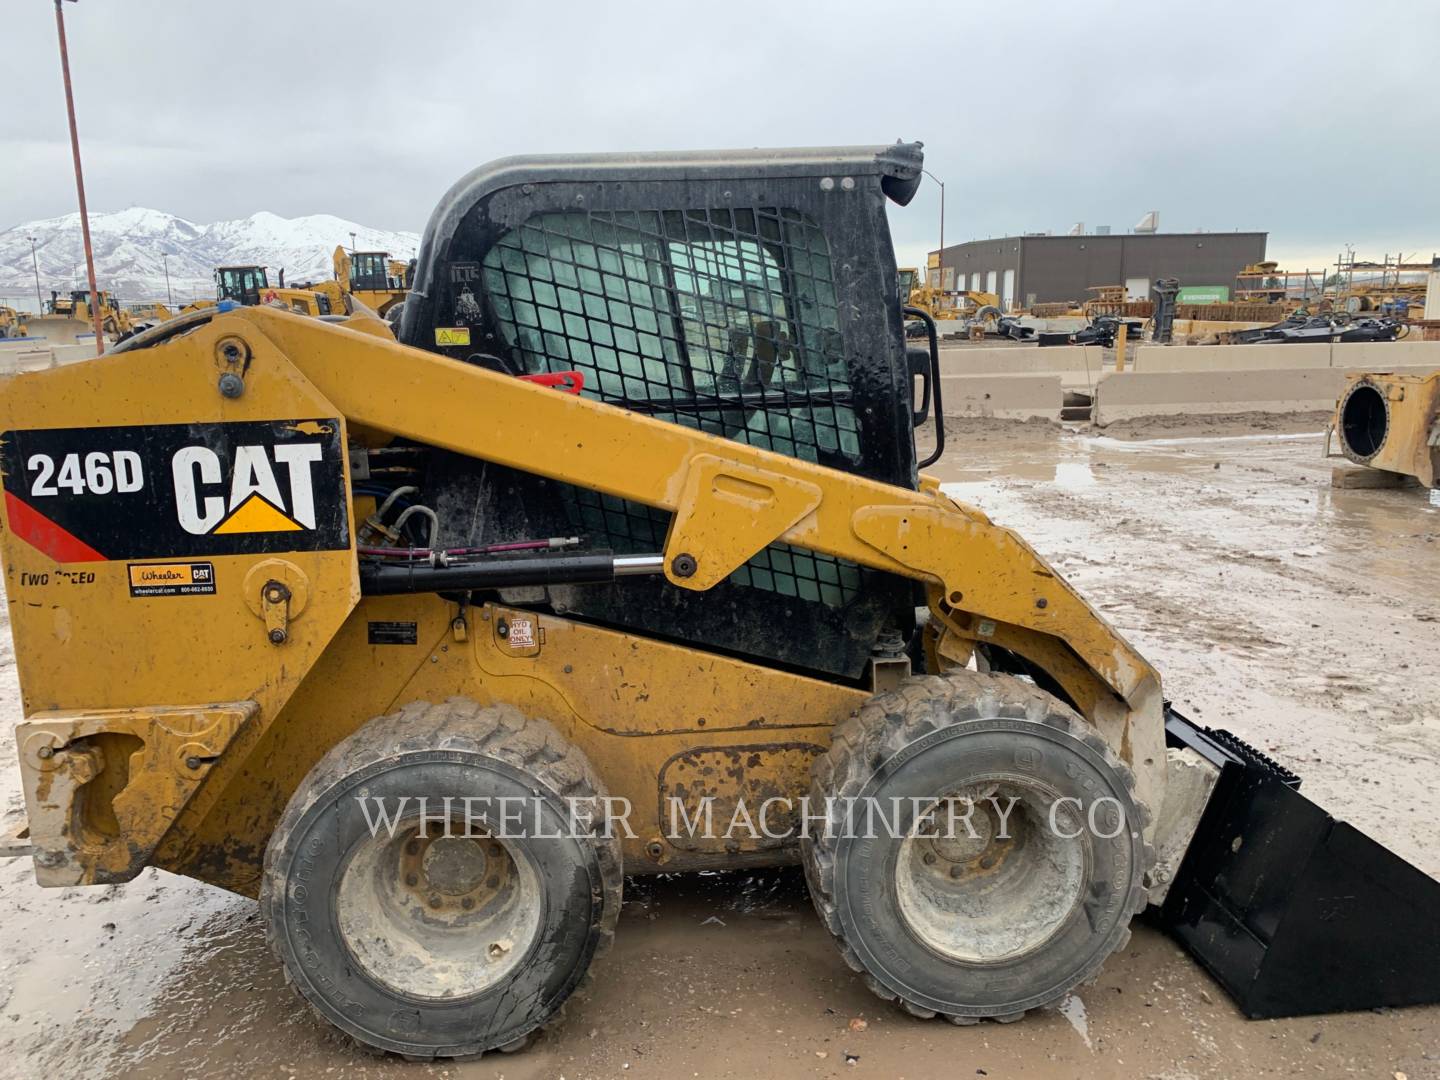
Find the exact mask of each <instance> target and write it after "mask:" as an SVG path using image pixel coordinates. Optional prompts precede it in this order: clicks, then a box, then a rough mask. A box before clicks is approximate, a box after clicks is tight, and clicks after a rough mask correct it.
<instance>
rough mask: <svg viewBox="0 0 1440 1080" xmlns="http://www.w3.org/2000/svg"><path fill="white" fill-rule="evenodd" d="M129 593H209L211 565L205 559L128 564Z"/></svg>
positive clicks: (212, 590)
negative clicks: (184, 561)
mask: <svg viewBox="0 0 1440 1080" xmlns="http://www.w3.org/2000/svg"><path fill="white" fill-rule="evenodd" d="M128 569H129V571H130V595H131V596H212V595H214V593H215V567H214V566H213V565H211V564H210V563H208V562H192V563H131V564H130V566H129V567H128Z"/></svg>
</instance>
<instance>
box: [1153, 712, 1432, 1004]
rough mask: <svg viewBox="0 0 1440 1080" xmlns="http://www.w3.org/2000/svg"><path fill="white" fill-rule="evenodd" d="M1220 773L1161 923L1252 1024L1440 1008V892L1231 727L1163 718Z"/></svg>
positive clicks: (1176, 741)
mask: <svg viewBox="0 0 1440 1080" xmlns="http://www.w3.org/2000/svg"><path fill="white" fill-rule="evenodd" d="M1165 735H1166V740H1167V742H1168V744H1169V745H1170V746H1173V747H1189V748H1190V749H1192V750H1194V751H1196V752H1197V753H1199V754H1200V755H1201V756H1203V757H1204V758H1206V759H1207V760H1209V761H1210V762H1211V763H1212V764H1214V765H1216V766H1217V767H1218V768H1219V769H1220V776H1219V779H1218V780H1217V782H1216V785H1215V789H1214V792H1213V794H1212V795H1211V798H1210V801H1209V803H1208V804H1207V805H1206V807H1205V810H1204V812H1203V814H1202V815H1201V818H1200V824H1199V827H1198V828H1197V829H1196V832H1195V837H1194V839H1193V840H1192V841H1191V843H1190V846H1189V848H1188V849H1187V851H1186V853H1185V857H1184V859H1183V861H1182V862H1181V864H1180V868H1179V870H1178V871H1177V872H1176V876H1175V881H1174V883H1173V884H1172V886H1171V888H1170V891H1169V893H1168V895H1167V896H1166V898H1165V902H1164V905H1163V906H1162V907H1161V908H1160V910H1159V919H1160V922H1161V924H1162V925H1163V926H1164V927H1165V929H1166V930H1168V931H1169V932H1170V933H1171V934H1173V935H1174V936H1175V937H1176V938H1177V939H1178V940H1179V941H1180V943H1181V944H1182V945H1184V946H1185V948H1186V949H1188V950H1189V951H1190V952H1191V953H1192V954H1193V955H1194V956H1195V958H1196V959H1197V960H1199V961H1200V963H1201V964H1202V965H1204V967H1205V969H1206V970H1207V971H1209V972H1210V974H1211V975H1213V976H1214V977H1215V978H1216V979H1217V980H1218V981H1219V983H1220V984H1221V985H1222V986H1223V987H1224V988H1225V989H1226V991H1227V992H1228V993H1229V994H1230V996H1231V997H1233V998H1234V999H1235V1001H1236V1003H1237V1004H1238V1005H1239V1006H1240V1009H1241V1011H1242V1012H1244V1013H1245V1015H1246V1016H1248V1017H1250V1018H1251V1019H1256V1020H1258V1019H1272V1018H1276V1017H1284V1016H1304V1015H1308V1014H1313V1013H1328V1012H1346V1011H1350V1010H1356V1009H1373V1008H1379V1007H1381V1006H1401V1005H1426V1004H1433V1003H1436V1002H1440V882H1437V881H1435V880H1434V879H1433V878H1431V877H1430V876H1429V875H1428V874H1426V873H1424V872H1423V871H1421V870H1420V869H1418V868H1417V867H1415V866H1412V865H1411V864H1410V863H1408V862H1406V861H1405V860H1404V859H1402V858H1400V857H1399V856H1398V855H1396V854H1395V853H1394V852H1392V851H1390V850H1389V849H1388V848H1385V847H1383V846H1382V845H1380V844H1378V843H1376V842H1375V841H1374V840H1372V839H1370V838H1369V837H1368V836H1365V835H1364V834H1363V833H1361V832H1359V831H1358V830H1356V829H1355V828H1354V827H1353V826H1350V825H1347V824H1346V823H1345V822H1343V821H1336V820H1335V819H1334V818H1333V817H1331V816H1330V815H1329V814H1327V813H1326V812H1325V811H1324V810H1322V809H1320V807H1318V806H1316V805H1315V804H1314V803H1312V802H1311V801H1310V800H1309V799H1307V798H1306V797H1305V796H1304V795H1301V794H1300V791H1299V787H1300V778H1299V777H1298V776H1296V775H1295V774H1294V773H1292V772H1290V771H1289V770H1288V769H1285V768H1283V767H1282V766H1280V765H1278V764H1276V763H1275V762H1274V761H1272V760H1270V758H1268V757H1266V756H1265V755H1264V754H1263V753H1261V752H1260V751H1259V750H1256V749H1255V748H1254V747H1252V746H1249V745H1247V744H1246V743H1244V742H1242V741H1241V740H1239V739H1237V738H1236V737H1235V736H1233V735H1231V734H1230V733H1229V732H1226V731H1212V730H1210V729H1208V728H1202V727H1199V726H1198V725H1196V724H1194V723H1192V722H1191V721H1189V720H1187V719H1185V717H1183V716H1181V715H1180V714H1179V713H1177V712H1175V711H1173V710H1171V709H1169V708H1168V707H1167V709H1166V722H1165Z"/></svg>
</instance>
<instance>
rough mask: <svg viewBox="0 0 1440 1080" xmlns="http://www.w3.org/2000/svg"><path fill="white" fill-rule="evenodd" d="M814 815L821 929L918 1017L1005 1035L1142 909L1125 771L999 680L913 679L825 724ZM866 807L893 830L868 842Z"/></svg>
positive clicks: (1042, 701) (1056, 714) (1019, 685)
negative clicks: (986, 1027) (989, 1027)
mask: <svg viewBox="0 0 1440 1080" xmlns="http://www.w3.org/2000/svg"><path fill="white" fill-rule="evenodd" d="M826 799H832V800H835V801H834V803H833V804H826V803H825V802H824V800H826ZM1011 799H1014V800H1015V801H1014V802H1013V803H1012V802H1010V800H1011ZM871 800H875V802H871ZM897 800H898V801H897ZM966 800H969V805H973V807H974V812H973V820H971V819H966V818H965V817H964V808H965V806H966V805H967V803H966ZM991 800H993V801H991ZM1062 800H1078V802H1074V801H1069V802H1067V801H1062ZM810 801H811V805H812V806H814V807H817V808H818V807H819V806H821V805H826V806H827V814H828V819H827V827H826V828H824V829H818V830H817V829H814V828H812V830H811V834H810V835H809V836H807V837H805V838H803V839H802V842H801V854H802V858H803V861H804V865H805V873H806V878H807V880H808V881H809V883H810V892H811V896H812V898H813V899H814V902H815V907H816V910H817V911H818V912H819V915H820V918H821V921H822V922H824V924H825V926H826V927H827V929H829V931H830V932H831V934H832V935H834V937H835V939H836V943H837V944H838V946H839V948H840V951H841V954H842V955H843V956H844V958H845V960H846V962H847V963H848V964H849V965H850V967H851V968H852V969H853V970H855V971H857V972H860V973H862V974H863V975H864V976H865V981H866V984H867V985H868V986H869V987H870V989H871V990H872V991H873V992H874V993H876V994H877V995H879V996H880V997H882V998H885V999H886V1000H888V1001H894V1002H897V1003H898V1004H899V1005H900V1006H902V1007H903V1008H904V1009H905V1010H906V1011H907V1012H909V1013H911V1014H912V1015H915V1016H920V1017H933V1016H937V1015H939V1016H944V1017H945V1018H947V1019H949V1020H950V1021H952V1022H953V1023H959V1024H966V1023H975V1022H976V1021H978V1020H980V1019H983V1018H990V1019H995V1020H1000V1021H1010V1020H1018V1019H1020V1017H1022V1016H1023V1015H1024V1014H1025V1013H1026V1012H1027V1011H1028V1010H1030V1009H1036V1008H1044V1007H1047V1006H1053V1005H1056V1004H1058V1003H1059V1002H1060V1001H1061V1000H1062V999H1063V998H1064V997H1065V996H1066V995H1067V994H1069V993H1070V991H1071V990H1073V989H1074V988H1075V987H1076V986H1078V985H1080V984H1081V983H1084V982H1085V981H1087V980H1089V979H1092V978H1094V977H1095V975H1097V974H1098V973H1099V970H1100V965H1101V964H1102V963H1103V962H1104V960H1105V959H1106V957H1108V956H1109V955H1110V954H1111V953H1112V952H1114V951H1115V950H1117V949H1119V948H1122V947H1123V946H1124V945H1125V943H1126V942H1127V941H1128V940H1129V937H1130V931H1129V929H1128V927H1129V923H1130V919H1131V916H1133V915H1134V914H1135V913H1136V912H1138V911H1139V910H1140V909H1141V908H1143V907H1144V905H1145V889H1144V886H1143V883H1142V881H1143V877H1144V874H1145V872H1146V871H1147V870H1148V868H1149V866H1150V864H1151V862H1152V858H1153V857H1152V854H1151V852H1150V850H1149V848H1148V846H1147V845H1146V844H1145V842H1144V840H1143V838H1142V831H1143V829H1144V827H1145V825H1146V823H1147V822H1148V819H1149V814H1148V812H1147V810H1146V809H1145V807H1144V806H1143V805H1142V804H1140V803H1139V802H1138V801H1137V800H1136V798H1135V795H1134V781H1133V778H1132V776H1131V774H1130V771H1129V769H1127V768H1126V767H1125V765H1123V764H1122V763H1121V762H1120V761H1118V760H1117V759H1116V758H1115V756H1114V754H1113V753H1112V752H1111V751H1110V749H1109V747H1108V746H1107V745H1106V743H1105V742H1104V740H1103V739H1101V738H1100V736H1099V735H1098V734H1096V733H1095V731H1094V729H1093V728H1091V727H1090V725H1089V724H1088V723H1086V721H1085V720H1083V719H1082V718H1081V717H1080V716H1079V715H1078V714H1076V713H1075V712H1074V711H1073V710H1071V709H1069V708H1067V707H1066V706H1065V705H1063V704H1061V703H1060V702H1059V701H1058V700H1056V699H1055V698H1053V697H1051V696H1050V695H1049V694H1046V693H1045V692H1044V691H1042V690H1040V689H1038V688H1037V687H1036V686H1034V685H1033V684H1031V683H1028V682H1025V681H1022V680H1020V679H1018V678H1016V677H1014V676H1011V675H1000V674H988V673H983V674H982V673H979V672H973V671H956V672H952V673H950V674H947V675H945V676H943V677H940V676H922V677H916V678H913V679H910V680H908V681H907V682H906V683H905V684H904V685H903V686H901V687H900V688H899V689H897V690H894V691H892V692H889V693H886V694H881V695H878V696H876V697H875V698H873V699H872V700H871V701H870V702H868V703H867V704H866V705H865V706H864V707H863V708H861V709H860V710H859V711H858V712H857V713H855V714H854V715H853V716H851V717H850V718H849V719H848V720H846V721H844V722H842V723H841V724H839V725H837V727H836V729H835V733H834V737H833V740H832V742H831V746H830V750H829V752H828V753H827V754H825V755H824V756H823V757H821V758H819V759H817V761H816V763H815V766H814V771H813V773H812V788H811V793H810ZM865 806H878V807H879V810H878V812H879V813H883V814H884V815H885V816H886V818H889V819H891V820H893V821H895V822H897V824H898V826H899V827H891V826H889V825H886V824H884V823H882V822H880V819H874V825H873V827H870V828H866V822H865V819H864V817H863V810H862V809H861V808H863V807H865ZM1007 806H1008V807H1009V810H1008V812H1005V813H1004V814H1003V816H1002V815H1001V813H1000V811H1002V810H1004V809H1005V808H1006V807H1007ZM925 807H929V808H933V809H935V810H936V811H937V817H936V820H935V821H933V822H931V823H930V824H929V825H925V824H924V818H925V810H924V809H923V808H925ZM946 807H952V808H953V809H952V810H951V811H950V814H949V817H948V820H949V821H950V826H949V828H946V826H945V822H946V820H947V814H946V813H945V812H944V808H946ZM847 808H849V812H850V813H852V814H853V815H854V818H853V821H852V825H853V827H852V828H850V829H849V830H847V829H846V827H845V823H844V815H845V814H846V813H847ZM1072 808H1073V809H1072ZM1092 816H1093V819H1094V821H1095V823H1096V827H1095V830H1094V831H1092V830H1091V829H1090V828H1089V827H1088V825H1087V822H1088V821H1089V820H1090V819H1091V817H1092ZM1052 821H1054V822H1055V823H1056V826H1055V828H1051V824H1050V823H1051V822H1052ZM1077 830H1078V832H1079V833H1080V835H1079V836H1076V837H1073V838H1072V837H1071V836H1070V834H1071V833H1074V832H1076V831H1077ZM1109 832H1114V834H1115V835H1113V836H1109V837H1106V836H1104V835H1103V834H1104V833H1109ZM856 834H859V835H856ZM866 834H870V835H866Z"/></svg>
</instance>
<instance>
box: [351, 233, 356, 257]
mask: <svg viewBox="0 0 1440 1080" xmlns="http://www.w3.org/2000/svg"><path fill="white" fill-rule="evenodd" d="M350 254H351V256H352V257H353V256H354V254H355V234H354V233H353V232H352V233H351V234H350Z"/></svg>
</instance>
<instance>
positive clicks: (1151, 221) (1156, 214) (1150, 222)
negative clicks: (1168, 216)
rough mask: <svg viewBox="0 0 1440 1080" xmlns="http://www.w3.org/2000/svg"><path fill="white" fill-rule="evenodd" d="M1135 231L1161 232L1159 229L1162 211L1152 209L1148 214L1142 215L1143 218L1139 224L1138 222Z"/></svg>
mask: <svg viewBox="0 0 1440 1080" xmlns="http://www.w3.org/2000/svg"><path fill="white" fill-rule="evenodd" d="M1135 231H1136V232H1137V233H1154V232H1159V231H1160V211H1159V210H1151V211H1150V212H1149V213H1148V214H1146V215H1145V216H1144V217H1142V218H1141V219H1140V222H1139V224H1137V225H1136V226H1135Z"/></svg>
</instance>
